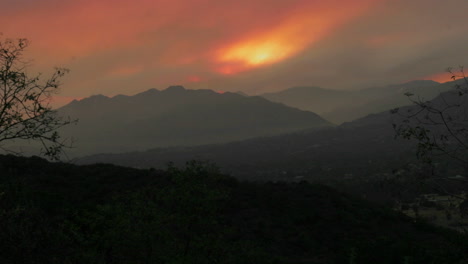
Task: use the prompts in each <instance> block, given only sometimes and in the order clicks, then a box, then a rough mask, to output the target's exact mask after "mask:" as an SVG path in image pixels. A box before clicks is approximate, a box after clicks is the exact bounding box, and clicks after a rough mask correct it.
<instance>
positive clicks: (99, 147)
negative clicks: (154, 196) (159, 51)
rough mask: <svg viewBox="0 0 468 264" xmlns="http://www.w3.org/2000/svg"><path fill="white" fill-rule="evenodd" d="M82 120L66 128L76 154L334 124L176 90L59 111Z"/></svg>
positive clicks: (279, 108) (265, 104) (236, 98)
mask: <svg viewBox="0 0 468 264" xmlns="http://www.w3.org/2000/svg"><path fill="white" fill-rule="evenodd" d="M59 113H60V114H61V115H64V116H70V117H72V118H78V119H79V122H78V124H77V125H76V126H68V127H66V128H64V130H63V131H62V132H63V134H64V135H63V136H64V137H73V138H74V139H75V141H76V142H75V146H76V148H74V149H73V150H71V151H70V153H71V154H79V155H84V154H87V155H89V154H93V153H100V152H124V151H135V150H142V149H149V148H155V147H168V146H193V145H201V144H211V143H222V142H229V141H233V140H240V139H247V138H253V137H258V136H268V135H278V134H282V133H288V132H292V131H298V130H303V129H313V128H320V127H324V126H330V123H328V122H327V121H325V120H324V119H322V118H321V117H319V116H318V115H316V114H314V113H312V112H307V111H302V110H298V109H294V108H291V107H288V106H285V105H282V104H278V103H273V102H270V101H268V100H266V99H264V98H261V97H245V96H242V95H239V94H235V93H224V94H219V93H216V92H214V91H211V90H186V89H184V88H183V87H181V86H172V87H169V88H168V89H166V90H163V91H159V90H156V89H151V90H148V91H146V92H143V93H140V94H137V95H134V96H124V95H118V96H115V97H112V98H109V97H106V96H103V95H97V96H92V97H89V98H85V99H82V100H80V101H73V102H72V103H70V104H68V105H66V106H64V107H62V108H61V109H59Z"/></svg>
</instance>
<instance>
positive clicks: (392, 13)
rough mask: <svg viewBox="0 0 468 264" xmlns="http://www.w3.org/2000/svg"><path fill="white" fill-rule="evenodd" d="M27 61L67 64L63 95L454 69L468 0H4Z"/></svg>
mask: <svg viewBox="0 0 468 264" xmlns="http://www.w3.org/2000/svg"><path fill="white" fill-rule="evenodd" d="M0 4H1V7H2V8H0V25H1V26H0V32H2V33H3V36H0V38H27V39H28V40H29V41H30V42H31V45H30V46H29V47H28V50H27V51H26V52H25V54H24V56H25V57H26V58H27V59H31V61H32V63H31V66H30V68H29V69H28V72H30V73H35V72H42V73H44V75H47V73H48V72H49V71H50V69H52V68H53V67H57V66H60V67H66V68H68V69H70V73H69V74H68V75H67V76H66V77H65V78H64V79H63V84H62V86H61V92H60V97H58V99H57V102H59V103H66V102H67V101H69V100H72V99H74V98H82V97H87V96H90V95H95V94H104V95H107V96H114V95H117V94H127V95H133V94H136V93H139V92H142V91H145V90H148V89H150V88H157V89H165V88H166V87H168V86H170V85H184V86H185V87H186V88H188V89H212V90H216V91H242V92H245V93H247V94H252V95H253V94H261V93H264V92H272V91H279V90H283V89H287V88H290V87H293V86H320V87H322V88H326V89H348V90H351V89H363V88H368V87H373V86H384V85H389V84H396V83H402V82H407V81H411V80H416V79H433V80H436V81H439V82H445V81H449V80H450V75H449V74H447V73H444V71H445V69H446V68H447V67H458V66H459V65H468V48H467V47H468V17H467V16H466V10H468V1H466V0H445V1H440V0H410V1H408V0H327V1H323V0H322V1H320V0H229V1H228V0H132V1H129V0H125V1H124V0H40V1H38V0H0Z"/></svg>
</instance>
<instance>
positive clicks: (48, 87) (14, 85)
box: [0, 39, 73, 159]
mask: <svg viewBox="0 0 468 264" xmlns="http://www.w3.org/2000/svg"><path fill="white" fill-rule="evenodd" d="M28 46H29V41H28V40H26V39H17V40H12V39H4V40H1V39H0V144H1V143H5V142H7V141H13V140H33V141H38V142H40V143H41V144H42V147H43V148H42V151H43V154H45V155H46V156H49V157H51V158H54V159H57V158H58V157H59V156H60V153H61V151H62V148H63V147H65V146H66V145H67V144H66V142H65V141H63V140H62V139H61V138H60V135H59V133H58V132H57V129H58V128H60V127H62V126H65V125H68V124H70V123H72V122H73V121H72V120H70V119H63V118H61V117H59V116H58V115H57V113H56V112H55V111H54V110H52V108H51V106H50V104H49V103H50V99H51V96H52V95H53V94H54V93H56V92H57V90H58V88H59V86H60V79H61V78H62V77H63V76H64V75H65V74H66V73H68V70H67V69H62V68H56V69H55V70H54V72H53V73H52V75H51V76H50V77H48V78H46V79H45V80H42V76H41V74H39V75H35V76H30V75H29V74H28V73H27V66H28V63H27V62H26V61H24V60H23V54H24V51H25V50H26V49H27V47H28ZM10 151H11V150H10Z"/></svg>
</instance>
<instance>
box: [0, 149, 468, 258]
mask: <svg viewBox="0 0 468 264" xmlns="http://www.w3.org/2000/svg"><path fill="white" fill-rule="evenodd" d="M0 226H1V227H2V228H1V229H0V263H392V264H393V263H466V261H468V250H467V249H468V239H467V238H466V237H464V236H462V235H459V234H457V233H454V232H452V231H448V230H444V229H439V228H435V227H432V226H429V225H427V224H425V223H423V222H421V221H414V220H411V219H409V218H407V217H405V216H403V215H400V214H397V213H394V212H393V211H391V210H389V209H386V208H383V207H377V206H375V205H372V204H369V203H367V202H365V201H362V200H360V199H357V198H353V197H350V196H348V195H344V194H342V193H339V192H336V191H333V190H332V189H330V188H328V187H325V186H322V185H314V184H309V183H305V182H301V183H281V182H278V183H245V182H239V181H237V180H235V179H233V178H231V177H228V176H224V175H222V174H220V173H219V172H218V170H217V169H216V168H215V167H213V166H211V165H207V164H201V163H197V162H190V163H188V164H187V166H186V167H185V168H183V169H179V168H176V167H173V166H169V167H168V168H167V169H166V170H164V171H162V170H161V171H159V170H154V169H148V170H137V169H131V168H125V167H117V166H113V165H102V164H100V165H88V166H75V165H71V164H64V163H49V162H47V161H45V160H43V159H40V158H36V157H33V158H19V157H14V156H0Z"/></svg>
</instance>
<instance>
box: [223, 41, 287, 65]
mask: <svg viewBox="0 0 468 264" xmlns="http://www.w3.org/2000/svg"><path fill="white" fill-rule="evenodd" d="M293 51H294V48H293V47H290V46H288V45H287V44H286V43H281V41H276V42H271V41H265V42H263V43H262V42H257V43H256V42H250V43H245V44H240V45H239V46H235V47H233V48H231V49H230V50H228V51H227V52H226V53H225V54H224V55H223V56H222V57H221V60H222V61H241V62H244V63H246V64H248V65H261V64H266V63H273V62H277V61H279V60H282V59H284V58H286V57H287V56H289V55H291V53H292V52H293Z"/></svg>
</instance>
